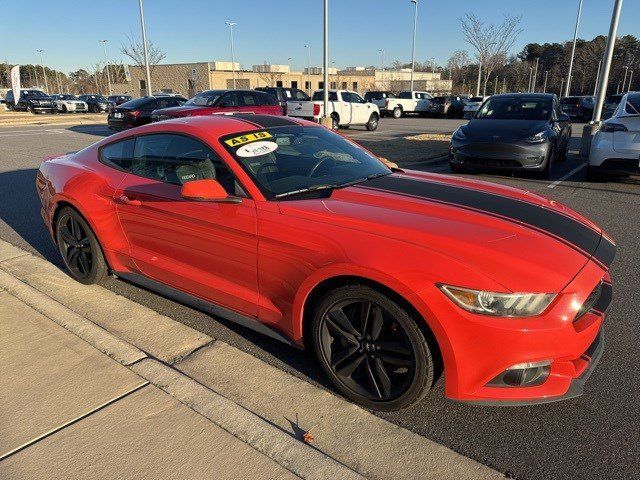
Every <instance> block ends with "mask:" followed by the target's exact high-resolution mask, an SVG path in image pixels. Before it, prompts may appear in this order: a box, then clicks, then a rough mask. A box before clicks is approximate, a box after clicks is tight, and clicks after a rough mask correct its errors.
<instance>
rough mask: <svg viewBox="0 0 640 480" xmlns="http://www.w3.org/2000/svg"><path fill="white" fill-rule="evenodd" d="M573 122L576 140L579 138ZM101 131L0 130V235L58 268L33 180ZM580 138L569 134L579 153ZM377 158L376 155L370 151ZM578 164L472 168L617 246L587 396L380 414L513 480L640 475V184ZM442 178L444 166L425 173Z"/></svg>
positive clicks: (209, 328) (285, 365)
mask: <svg viewBox="0 0 640 480" xmlns="http://www.w3.org/2000/svg"><path fill="white" fill-rule="evenodd" d="M461 123H464V122H463V121H460V120H437V119H423V118H403V119H399V120H393V119H383V120H382V121H381V122H380V129H379V130H378V131H377V132H365V131H360V130H357V129H351V130H349V131H348V132H346V133H347V135H349V136H350V137H352V138H354V139H355V140H358V138H359V137H363V138H369V139H371V138H380V139H384V140H390V141H391V140H393V138H396V137H399V136H406V135H414V134H417V133H425V132H428V133H439V132H445V133H446V132H452V131H453V130H455V128H457V126H458V125H460V124H461ZM581 130H582V129H581V126H579V125H574V128H573V131H574V137H575V136H576V135H579V133H580V132H581ZM109 134H110V132H109V130H107V129H106V128H105V127H104V126H101V125H96V126H93V125H83V126H77V127H73V126H71V127H57V128H53V127H14V128H1V129H0V237H1V238H3V239H5V240H7V241H9V242H11V243H13V244H15V245H18V246H20V247H22V248H25V249H27V250H29V251H32V252H34V253H37V254H39V255H42V256H43V257H45V258H47V259H49V260H50V261H52V262H54V263H55V264H57V265H60V261H59V259H58V254H57V252H56V250H55V248H54V247H53V245H52V243H51V241H50V239H49V237H48V233H47V231H46V230H45V228H44V226H43V224H42V220H41V218H40V215H39V203H38V199H37V196H36V193H35V188H34V175H35V171H36V169H37V168H38V165H39V164H40V162H41V160H42V158H43V157H45V156H48V155H52V154H57V153H65V152H69V151H76V150H78V149H80V148H83V147H85V146H87V145H89V144H91V143H93V142H94V141H97V140H99V139H101V138H103V137H104V136H105V135H109ZM578 142H579V139H578V138H574V139H573V142H572V148H574V149H576V148H577V145H578ZM374 151H375V150H374ZM584 167H585V159H584V158H580V157H577V156H576V155H575V154H572V155H570V157H569V159H568V161H567V162H565V163H562V164H555V165H554V166H553V169H552V179H551V180H548V181H547V180H538V179H535V178H533V177H529V176H516V175H508V174H492V173H476V174H469V175H468V176H470V177H472V178H478V179H482V180H488V181H493V182H498V183H502V184H506V185H510V186H514V187H518V188H522V189H524V190H529V191H532V192H535V193H540V194H542V195H546V196H548V197H550V198H552V199H555V200H557V201H559V202H562V203H564V204H566V205H568V206H570V207H571V208H573V209H575V210H577V211H578V212H580V213H582V214H584V215H586V216H587V217H589V218H591V219H592V220H594V221H595V222H596V223H598V224H599V225H600V226H602V227H603V228H604V229H605V230H607V231H608V232H609V233H610V234H611V235H612V236H613V238H614V239H615V240H616V242H617V244H618V254H617V257H616V260H615V261H614V263H613V265H612V270H611V274H612V277H613V281H614V288H615V291H614V302H613V305H612V307H611V309H610V312H609V315H608V318H607V321H606V325H605V337H606V348H605V353H604V356H603V358H602V360H601V363H600V365H599V366H598V368H597V369H596V370H595V373H594V374H593V376H592V377H591V378H590V380H589V382H588V383H587V385H586V389H585V395H584V396H582V397H580V398H577V399H573V400H569V401H566V402H560V403H555V404H546V405H539V406H530V407H503V408H498V407H478V406H469V405H465V404H460V403H455V402H452V401H449V400H446V399H445V398H444V395H443V380H442V379H441V380H440V381H439V382H438V384H437V385H436V388H435V389H434V391H433V392H431V394H430V395H429V396H428V397H427V399H426V400H425V401H423V402H422V403H421V404H419V405H417V406H415V407H413V408H410V409H407V410H403V411H400V412H395V413H385V414H380V415H381V416H383V417H384V418H386V419H387V420H389V421H391V422H394V423H396V424H397V425H400V426H402V427H405V428H408V429H410V430H412V431H414V432H416V433H419V434H421V435H424V436H426V437H428V438H430V439H432V440H435V441H437V442H439V443H441V444H443V445H446V446H448V447H449V448H452V449H453V450H456V451H458V452H460V453H462V454H463V455H466V456H468V457H471V458H473V459H475V460H477V461H480V462H482V463H484V464H486V465H489V466H491V467H493V468H496V469H497V470H500V471H502V472H504V473H505V474H507V475H508V476H511V477H514V478H522V479H566V478H572V479H573V478H580V479H604V478H606V479H618V478H620V479H622V478H625V479H628V478H638V477H640V467H639V466H640V448H638V444H639V443H640V402H638V397H639V396H640V377H639V376H638V375H637V374H636V370H637V367H638V341H639V338H638V311H639V310H640V309H639V307H640V266H639V263H638V260H637V258H638V252H640V224H639V222H638V214H639V213H640V180H638V179H626V180H621V181H609V182H602V183H588V182H586V180H585V168H584ZM423 168H424V169H425V170H430V171H435V172H439V173H448V167H447V166H446V164H439V165H435V166H429V167H423ZM106 286H107V288H109V289H111V290H113V291H115V292H117V293H119V294H121V295H124V296H126V297H128V298H131V299H133V300H135V301H137V302H139V303H142V304H144V305H146V306H149V307H151V308H153V309H155V310H156V311H158V312H160V313H162V314H164V315H168V316H170V317H172V318H174V319H176V320H178V321H180V322H183V323H185V324H187V325H189V326H191V327H193V328H196V329H198V330H200V331H202V332H204V333H207V334H208V335H210V336H212V337H215V338H219V339H221V340H223V341H225V342H228V343H230V344H232V345H234V346H236V347H238V348H240V349H242V350H245V351H247V352H249V353H251V354H253V355H255V356H257V357H260V358H261V359H263V360H265V361H268V362H269V363H271V364H273V365H275V366H277V367H279V368H282V369H284V370H286V371H288V372H290V373H292V374H294V375H296V376H299V377H301V378H305V379H307V380H309V381H311V382H313V383H315V384H317V385H320V386H322V387H325V388H329V387H328V383H327V382H326V381H325V379H324V377H323V375H322V373H321V371H320V369H319V368H318V367H316V366H315V363H314V361H313V360H312V359H311V358H310V357H309V356H307V355H306V354H305V353H302V352H300V351H298V350H296V349H293V348H290V347H288V346H286V345H283V344H280V343H278V342H275V341H271V340H270V339H268V338H265V337H262V336H260V335H258V334H255V333H253V332H252V331H249V330H246V329H243V328H242V327H239V326H236V325H233V324H229V323H226V322H224V321H218V320H217V319H214V318H212V317H211V316H209V315H207V314H204V313H201V312H199V311H196V310H193V309H191V308H189V307H186V306H183V305H181V304H178V303H176V302H173V301H170V300H167V299H165V298H163V297H161V296H158V295H156V294H154V293H151V292H148V291H146V290H144V289H141V288H139V287H137V286H134V285H131V284H129V283H126V282H124V281H121V280H117V279H110V280H109V281H108V283H107V285H106Z"/></svg>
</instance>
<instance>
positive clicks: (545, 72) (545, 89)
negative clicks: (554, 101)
mask: <svg viewBox="0 0 640 480" xmlns="http://www.w3.org/2000/svg"><path fill="white" fill-rule="evenodd" d="M548 79H549V70H545V71H544V86H543V87H542V93H547V80H548Z"/></svg>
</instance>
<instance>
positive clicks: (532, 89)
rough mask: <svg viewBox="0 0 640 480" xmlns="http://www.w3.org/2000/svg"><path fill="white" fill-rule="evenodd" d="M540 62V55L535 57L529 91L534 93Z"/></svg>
mask: <svg viewBox="0 0 640 480" xmlns="http://www.w3.org/2000/svg"><path fill="white" fill-rule="evenodd" d="M539 63H540V57H538V58H536V68H535V69H534V70H533V81H532V82H531V92H532V93H536V85H537V83H538V64H539Z"/></svg>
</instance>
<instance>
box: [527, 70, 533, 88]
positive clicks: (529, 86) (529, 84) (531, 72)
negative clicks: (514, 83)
mask: <svg viewBox="0 0 640 480" xmlns="http://www.w3.org/2000/svg"><path fill="white" fill-rule="evenodd" d="M532 77H533V67H529V83H528V84H527V93H531V79H532Z"/></svg>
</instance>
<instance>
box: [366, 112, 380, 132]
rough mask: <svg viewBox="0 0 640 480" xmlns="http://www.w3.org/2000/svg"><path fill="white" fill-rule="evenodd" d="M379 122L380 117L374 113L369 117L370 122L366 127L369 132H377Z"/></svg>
mask: <svg viewBox="0 0 640 480" xmlns="http://www.w3.org/2000/svg"><path fill="white" fill-rule="evenodd" d="M379 120H380V119H379V118H378V115H376V114H375V113H372V114H371V116H370V117H369V121H368V122H367V124H366V125H365V126H366V128H367V130H368V131H370V132H373V131H374V130H377V128H378V121H379Z"/></svg>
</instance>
